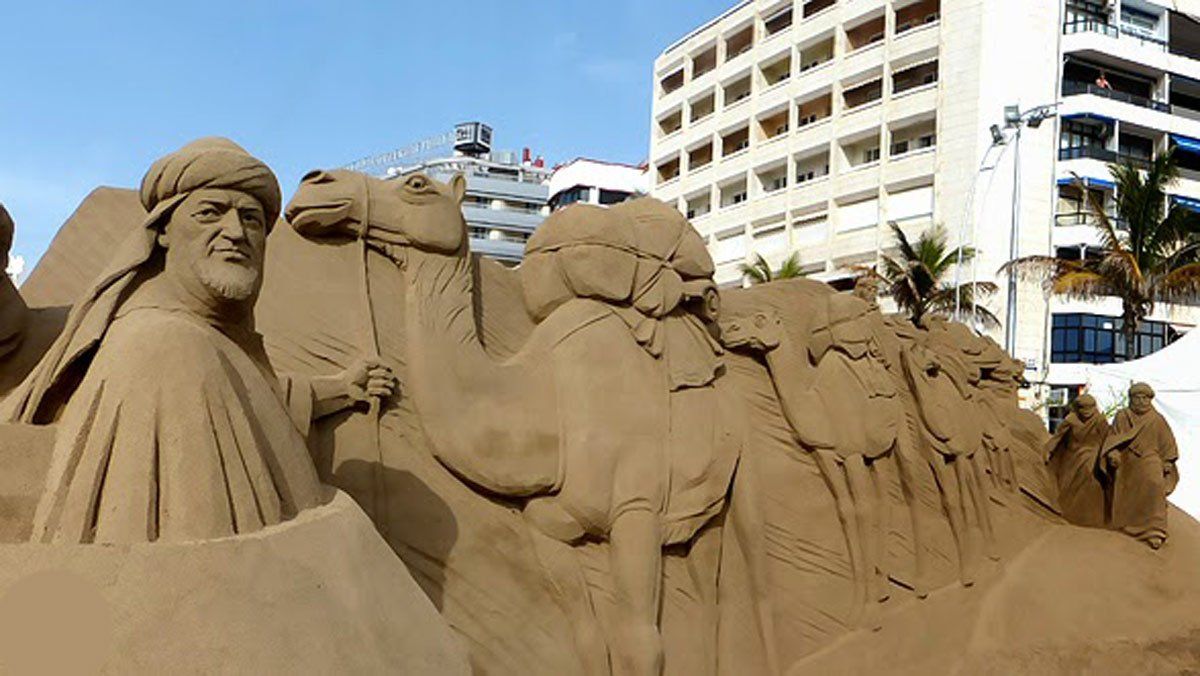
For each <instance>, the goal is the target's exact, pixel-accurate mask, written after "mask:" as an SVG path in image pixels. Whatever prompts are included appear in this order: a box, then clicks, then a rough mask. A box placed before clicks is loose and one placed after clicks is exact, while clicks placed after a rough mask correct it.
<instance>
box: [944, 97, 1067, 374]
mask: <svg viewBox="0 0 1200 676" xmlns="http://www.w3.org/2000/svg"><path fill="white" fill-rule="evenodd" d="M1057 105H1058V104H1057V103H1055V104H1051V105H1045V106H1037V107H1035V108H1031V109H1029V110H1027V111H1025V112H1024V113H1022V112H1021V109H1020V107H1019V106H1005V107H1004V126H1003V127H1001V126H1000V125H998V124H993V125H992V126H991V127H990V128H989V130H988V131H989V132H990V133H991V135H992V144H991V145H990V146H988V148H987V150H986V151H984V153H983V159H982V160H980V162H979V171H978V172H977V173H976V176H975V182H973V183H972V184H971V190H970V192H969V194H968V196H967V207H966V210H965V213H964V219H963V221H962V223H961V224H960V225H959V233H958V261H957V264H956V265H955V267H954V318H955V319H956V320H958V321H962V316H961V312H962V292H961V289H962V286H961V284H960V282H959V280H960V273H961V271H962V264H963V244H964V242H965V238H964V235H965V232H964V230H965V228H966V220H967V219H968V218H969V219H970V220H971V239H970V241H971V244H972V245H974V244H975V220H976V219H975V214H974V209H973V208H972V205H973V202H974V199H973V198H974V195H975V190H976V188H977V183H978V179H979V174H982V173H983V172H984V170H985V169H989V167H988V158H989V156H990V154H991V152H992V151H993V150H995V149H996V148H1000V149H1001V150H1000V154H999V155H998V156H997V157H996V160H995V163H994V164H993V165H992V167H990V168H991V169H994V168H995V167H996V166H998V165H999V164H1000V161H1001V160H1002V159H1003V158H1004V151H1005V150H1007V149H1008V147H1009V141H1010V140H1012V141H1015V142H1014V143H1013V144H1012V145H1013V147H1014V153H1015V154H1016V157H1014V158H1013V172H1014V183H1013V215H1012V219H1013V221H1012V232H1011V233H1010V237H1009V252H1010V254H1011V257H1012V258H1016V254H1017V241H1018V240H1017V227H1018V225H1019V220H1018V219H1019V215H1018V212H1019V209H1018V206H1019V201H1020V189H1019V185H1020V167H1021V158H1020V151H1019V148H1018V147H1017V146H1018V144H1019V142H1020V140H1021V128H1022V127H1026V126H1027V127H1029V128H1031V129H1037V128H1038V127H1040V126H1041V124H1042V122H1044V121H1046V120H1047V119H1048V118H1050V117H1053V116H1054V115H1055V110H1054V109H1055V106H1057ZM1010 130H1011V131H1012V133H1011V134H1009V135H1006V134H1005V132H1007V131H1010ZM988 186H989V187H990V186H991V182H990V181H989V182H988ZM986 192H987V191H986V190H985V194H984V197H985V198H986V196H987V195H986ZM978 268H979V257H978V256H976V257H975V258H974V259H973V260H972V263H971V290H972V291H973V292H975V291H977V282H978V279H979V274H978ZM1016 293H1017V291H1016V279H1015V278H1012V277H1010V279H1009V297H1008V310H1009V318H1008V321H1007V322H1006V326H1005V347H1006V348H1007V349H1008V350H1009V353H1010V354H1011V353H1012V352H1013V351H1015V347H1016V345H1015V340H1016V339H1015V334H1014V333H1013V329H1012V327H1013V325H1014V324H1015V308H1016V303H1015V300H1016ZM978 326H979V317H978V314H977V313H976V311H975V306H974V305H972V306H971V327H972V328H973V329H976V330H978Z"/></svg>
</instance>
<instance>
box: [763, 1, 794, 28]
mask: <svg viewBox="0 0 1200 676" xmlns="http://www.w3.org/2000/svg"><path fill="white" fill-rule="evenodd" d="M791 25H792V8H791V7H788V8H787V9H785V10H783V11H782V12H779V13H778V14H776V15H775V16H773V17H771V18H769V19H767V20H766V22H765V23H764V26H765V28H766V29H767V35H774V34H776V33H778V32H779V31H781V30H784V29H786V28H788V27H789V26H791Z"/></svg>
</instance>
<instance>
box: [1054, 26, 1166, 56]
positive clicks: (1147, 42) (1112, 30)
mask: <svg viewBox="0 0 1200 676" xmlns="http://www.w3.org/2000/svg"><path fill="white" fill-rule="evenodd" d="M1079 33H1098V34H1100V35H1104V36H1107V37H1110V38H1113V39H1117V38H1121V39H1125V40H1131V41H1137V42H1138V43H1140V44H1142V45H1144V46H1148V47H1152V48H1154V49H1158V50H1160V51H1163V52H1165V51H1167V46H1168V45H1167V41H1166V40H1163V39H1161V38H1157V37H1152V36H1150V35H1147V34H1145V33H1143V32H1141V31H1138V30H1135V29H1133V28H1130V27H1127V26H1115V25H1113V24H1111V23H1105V22H1103V21H1097V20H1094V19H1085V20H1081V21H1070V22H1067V23H1064V24H1063V35H1076V34H1079Z"/></svg>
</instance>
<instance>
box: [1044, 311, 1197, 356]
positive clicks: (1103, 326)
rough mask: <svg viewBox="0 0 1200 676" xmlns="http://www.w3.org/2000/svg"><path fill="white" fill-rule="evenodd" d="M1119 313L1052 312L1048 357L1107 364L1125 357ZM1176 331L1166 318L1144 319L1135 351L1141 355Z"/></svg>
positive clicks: (1166, 342) (1164, 343) (1162, 344)
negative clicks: (1114, 314)
mask: <svg viewBox="0 0 1200 676" xmlns="http://www.w3.org/2000/svg"><path fill="white" fill-rule="evenodd" d="M1121 326H1122V320H1121V318H1120V317H1108V316H1104V315H1093V314H1082V313H1072V314H1055V315H1054V317H1053V320H1052V327H1051V336H1050V361H1051V362H1054V363H1057V364H1073V363H1082V364H1111V363H1113V362H1119V361H1124V360H1125V336H1124V335H1122V333H1121ZM1178 337H1179V334H1178V332H1177V331H1175V329H1173V328H1172V327H1171V326H1170V325H1169V324H1167V323H1166V322H1155V321H1144V322H1142V323H1141V325H1140V326H1139V327H1138V332H1137V335H1136V336H1135V340H1136V343H1135V350H1136V352H1135V354H1136V356H1138V357H1144V356H1146V355H1148V354H1152V353H1154V352H1157V351H1159V350H1161V349H1163V348H1164V347H1166V346H1167V345H1169V344H1170V343H1172V342H1174V340H1175V339H1176V338H1178Z"/></svg>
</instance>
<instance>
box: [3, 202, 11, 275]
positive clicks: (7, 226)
mask: <svg viewBox="0 0 1200 676" xmlns="http://www.w3.org/2000/svg"><path fill="white" fill-rule="evenodd" d="M13 228H14V226H13V221H12V216H9V215H8V210H7V209H5V208H4V205H3V204H0V263H6V261H5V259H6V258H7V257H8V251H9V249H11V248H12V243H13Z"/></svg>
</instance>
